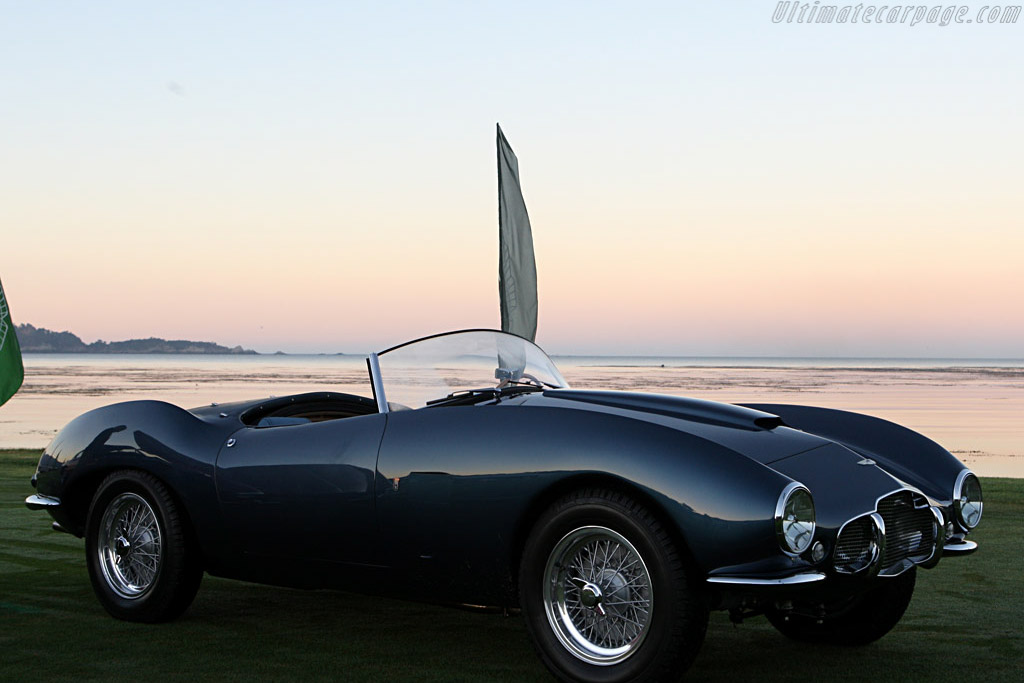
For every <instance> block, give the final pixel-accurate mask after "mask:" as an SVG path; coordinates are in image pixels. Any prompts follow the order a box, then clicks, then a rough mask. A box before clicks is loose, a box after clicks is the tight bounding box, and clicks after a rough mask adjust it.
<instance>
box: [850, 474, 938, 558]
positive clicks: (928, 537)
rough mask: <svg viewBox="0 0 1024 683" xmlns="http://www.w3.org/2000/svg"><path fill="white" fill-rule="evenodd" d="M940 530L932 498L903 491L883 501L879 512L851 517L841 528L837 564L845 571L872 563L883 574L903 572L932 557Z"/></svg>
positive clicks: (879, 506) (878, 508) (878, 509)
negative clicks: (928, 499) (882, 532)
mask: <svg viewBox="0 0 1024 683" xmlns="http://www.w3.org/2000/svg"><path fill="white" fill-rule="evenodd" d="M883 530H884V534H885V535H884V537H883V536H882V534H881V533H880V532H881V531H883ZM937 530H938V527H937V526H936V517H935V514H934V513H933V512H932V510H931V508H930V506H929V505H928V501H927V500H926V499H925V498H924V497H923V496H921V495H920V494H915V493H914V492H912V491H899V492H897V493H894V494H892V495H889V496H886V497H885V498H882V499H881V500H879V501H878V506H877V511H876V512H875V513H873V514H868V515H864V516H862V517H857V518H856V519H853V520H850V521H849V522H847V524H846V525H845V526H844V527H843V528H842V529H841V530H840V531H839V536H838V538H836V547H835V553H834V560H833V566H834V567H835V569H836V571H838V572H840V573H843V574H855V573H857V572H860V571H863V570H865V569H867V568H868V567H871V566H874V567H875V570H874V571H878V572H879V573H880V574H889V575H895V574H899V573H901V572H903V571H905V570H906V569H908V568H910V567H911V566H912V565H914V564H919V563H922V562H925V561H927V560H928V559H929V558H931V557H932V555H933V553H934V552H935V545H936V543H937V533H938V532H937ZM879 556H880V557H879Z"/></svg>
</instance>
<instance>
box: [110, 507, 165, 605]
mask: <svg viewBox="0 0 1024 683" xmlns="http://www.w3.org/2000/svg"><path fill="white" fill-rule="evenodd" d="M96 552H97V554H98V558H97V559H98V560H99V566H100V569H101V570H102V572H103V578H104V579H105V580H106V582H107V585H108V586H110V588H111V589H112V590H113V591H114V592H115V593H116V594H117V595H119V596H120V597H122V598H126V599H129V600H132V599H137V598H139V597H141V596H143V595H145V593H146V592H147V591H149V590H150V589H151V588H152V587H153V585H154V583H155V582H156V579H157V575H158V574H159V572H160V564H161V559H162V557H163V534H162V533H161V531H160V523H159V522H158V521H157V517H156V513H155V512H154V511H153V508H152V507H151V506H150V504H149V503H148V502H146V499H145V498H143V497H142V496H140V495H138V494H136V493H132V492H128V493H122V494H120V495H118V496H116V497H115V498H114V499H113V500H111V501H110V503H109V504H108V505H107V508H106V510H105V511H104V513H103V518H102V519H101V520H100V526H99V536H98V538H97V543H96Z"/></svg>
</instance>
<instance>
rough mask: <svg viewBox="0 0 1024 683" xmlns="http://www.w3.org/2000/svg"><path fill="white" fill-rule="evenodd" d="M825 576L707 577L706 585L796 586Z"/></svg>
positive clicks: (809, 574) (807, 574) (808, 574)
mask: <svg viewBox="0 0 1024 683" xmlns="http://www.w3.org/2000/svg"><path fill="white" fill-rule="evenodd" d="M824 580H825V575H824V574H822V573H821V572H808V573H806V574H794V575H793V576H785V577H783V578H781V579H756V578H752V577H746V576H709V577H708V583H716V584H725V585H728V586H798V585H800V584H804V583H815V582H817V581H824Z"/></svg>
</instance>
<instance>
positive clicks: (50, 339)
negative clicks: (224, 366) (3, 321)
mask: <svg viewBox="0 0 1024 683" xmlns="http://www.w3.org/2000/svg"><path fill="white" fill-rule="evenodd" d="M17 331H18V344H19V345H20V346H21V350H22V352H26V353H195V354H203V353H211V354H233V355H257V352H256V351H253V350H251V349H243V348H242V347H241V346H236V347H234V348H228V347H227V346H221V345H220V344H214V343H213V342H204V341H188V340H185V339H158V338H156V337H150V338H149V339H128V340H126V341H115V342H106V341H103V340H102V339H101V340H99V341H94V342H93V343H91V344H86V343H85V342H83V341H82V340H81V339H79V338H78V335H75V334H72V333H71V332H54V331H52V330H47V329H44V328H42V327H35V326H34V325H29V324H24V325H18V326H17Z"/></svg>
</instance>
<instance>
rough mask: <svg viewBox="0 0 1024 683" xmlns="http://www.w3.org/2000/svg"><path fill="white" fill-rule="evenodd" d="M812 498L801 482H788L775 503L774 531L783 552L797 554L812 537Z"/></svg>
mask: <svg viewBox="0 0 1024 683" xmlns="http://www.w3.org/2000/svg"><path fill="white" fill-rule="evenodd" d="M814 526H815V522H814V500H812V499H811V492H810V491H808V490H807V489H806V488H805V487H804V486H803V484H798V483H796V482H795V481H794V482H792V483H790V484H789V485H788V486H787V487H786V488H785V489H783V491H782V495H780V496H779V502H778V503H777V504H776V505H775V533H776V534H777V535H778V537H779V546H780V547H781V548H782V550H783V552H785V553H788V554H790V555H799V554H800V553H802V552H804V551H805V550H807V548H809V547H810V545H811V541H812V540H813V539H814Z"/></svg>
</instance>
